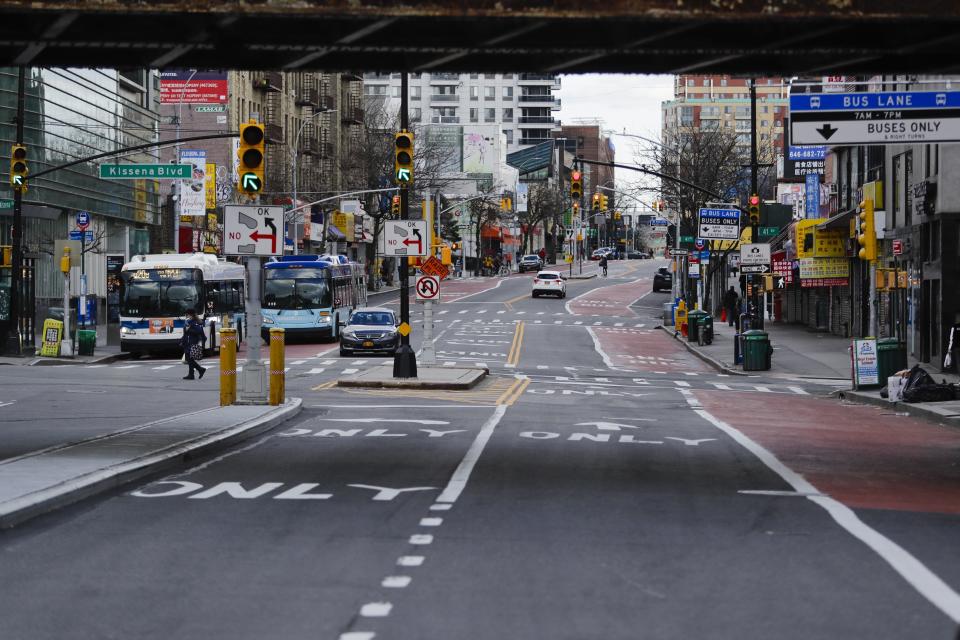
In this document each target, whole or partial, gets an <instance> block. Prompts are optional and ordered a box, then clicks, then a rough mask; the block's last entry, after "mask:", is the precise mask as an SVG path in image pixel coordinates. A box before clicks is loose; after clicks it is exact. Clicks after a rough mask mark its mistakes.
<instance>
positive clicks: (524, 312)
mask: <svg viewBox="0 0 960 640" xmlns="http://www.w3.org/2000/svg"><path fill="white" fill-rule="evenodd" d="M526 313H527V312H526V311H517V315H518V316H522V315H525V314H526Z"/></svg>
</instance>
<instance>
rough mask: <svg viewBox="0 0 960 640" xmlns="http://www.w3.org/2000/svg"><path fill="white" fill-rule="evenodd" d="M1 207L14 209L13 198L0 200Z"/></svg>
mask: <svg viewBox="0 0 960 640" xmlns="http://www.w3.org/2000/svg"><path fill="white" fill-rule="evenodd" d="M0 209H13V200H6V199H4V200H0Z"/></svg>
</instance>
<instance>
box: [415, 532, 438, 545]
mask: <svg viewBox="0 0 960 640" xmlns="http://www.w3.org/2000/svg"><path fill="white" fill-rule="evenodd" d="M409 542H410V544H416V545H427V544H433V536H432V535H430V534H429V533H415V534H413V535H412V536H410V540H409Z"/></svg>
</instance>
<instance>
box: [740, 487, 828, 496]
mask: <svg viewBox="0 0 960 640" xmlns="http://www.w3.org/2000/svg"><path fill="white" fill-rule="evenodd" d="M737 493H742V494H744V495H747V496H785V497H794V498H806V497H808V496H822V495H823V494H822V493H803V492H802V491H765V490H763V489H742V490H740V491H737Z"/></svg>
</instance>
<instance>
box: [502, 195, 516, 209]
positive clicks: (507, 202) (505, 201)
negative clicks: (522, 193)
mask: <svg viewBox="0 0 960 640" xmlns="http://www.w3.org/2000/svg"><path fill="white" fill-rule="evenodd" d="M512 209H513V201H512V200H511V199H510V198H508V197H503V198H501V199H500V210H501V211H511V210H512Z"/></svg>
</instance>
